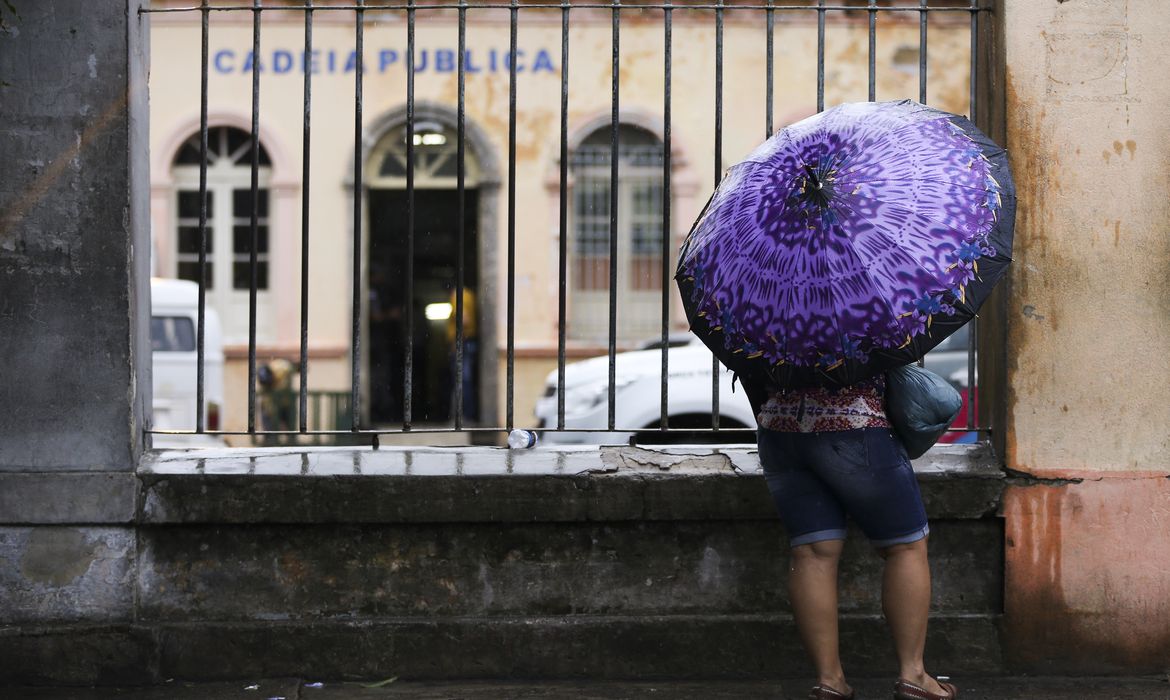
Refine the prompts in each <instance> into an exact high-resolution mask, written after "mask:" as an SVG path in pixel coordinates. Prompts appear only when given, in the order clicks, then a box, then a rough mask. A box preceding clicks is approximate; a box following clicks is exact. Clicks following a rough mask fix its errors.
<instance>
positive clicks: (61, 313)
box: [0, 0, 150, 471]
mask: <svg viewBox="0 0 1170 700" xmlns="http://www.w3.org/2000/svg"><path fill="white" fill-rule="evenodd" d="M139 4H140V3H139V2H138V1H137V0H127V1H126V2H105V3H93V2H87V1H86V0H62V1H59V2H58V1H54V2H51V3H48V2H26V3H20V7H19V9H20V19H19V20H16V21H15V23H14V24H15V29H14V30H13V31H12V32H11V33H10V34H9V35H8V36H4V37H0V79H3V80H4V81H5V82H6V83H8V85H7V86H5V87H2V88H0V125H2V127H0V406H3V407H4V408H3V410H0V440H3V449H2V450H0V471H51V470H56V471H64V470H132V469H133V468H134V461H135V458H136V456H137V455H138V453H140V452H141V444H140V443H141V442H142V437H141V436H142V418H143V415H144V414H143V405H144V402H145V401H146V400H149V397H150V386H149V379H148V375H147V370H148V368H149V366H150V363H149V362H141V361H136V358H149V348H150V346H149V342H150V341H149V332H148V331H149V326H148V325H146V324H148V323H149V317H148V316H149V310H148V309H144V308H143V309H140V308H138V306H137V305H136V298H137V297H138V296H140V298H141V299H143V300H145V299H146V298H147V296H146V294H145V293H140V292H141V290H144V289H145V288H146V285H147V284H148V283H149V274H150V269H149V265H148V263H149V232H148V226H149V224H148V211H147V209H146V204H147V201H146V197H145V192H146V190H145V187H146V186H147V185H148V177H147V164H148V161H147V158H146V148H147V146H146V144H147V139H146V133H145V130H146V126H147V120H146V118H145V117H146V83H145V80H144V79H145V72H146V46H145V43H144V42H145V38H146V34H145V32H144V31H143V27H144V20H142V19H140V18H139V15H138V11H137V8H138V5H139ZM132 190H137V192H138V193H141V194H138V195H136V196H132ZM135 290H138V291H137V292H136V291H135Z"/></svg>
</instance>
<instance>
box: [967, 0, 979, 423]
mask: <svg viewBox="0 0 1170 700" xmlns="http://www.w3.org/2000/svg"><path fill="white" fill-rule="evenodd" d="M978 59H979V0H971V85H970V89H971V97H970V100H971V101H970V105H969V107H968V113H969V114H970V115H971V122H972V123H974V122H975V118H976V115H977V114H978V109H976V89H977V81H978V77H979V71H978V66H979V60H978ZM970 325H971V330H970V331H968V335H967V429H968V430H973V429H974V428H975V427H976V423H975V413H976V412H975V401H976V400H977V399H978V396H979V385H978V384H977V382H976V377H975V353H976V351H977V350H978V347H979V318H978V317H975V318H973V319H971V321H970Z"/></svg>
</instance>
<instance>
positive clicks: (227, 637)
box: [0, 615, 1002, 684]
mask: <svg viewBox="0 0 1170 700" xmlns="http://www.w3.org/2000/svg"><path fill="white" fill-rule="evenodd" d="M6 632H7V630H0V654H2V655H3V658H5V661H6V663H5V666H6V668H7V669H8V670H7V672H6V673H5V674H4V680H5V682H7V683H14V684H19V683H29V684H38V683H45V682H48V681H53V682H57V683H69V684H73V683H76V684H89V683H98V684H111V683H145V682H159V681H162V680H165V679H168V678H181V679H189V680H221V679H256V678H262V677H274V676H301V677H311V678H332V679H349V678H386V677H389V676H399V677H400V678H402V679H404V680H425V679H447V680H451V679H461V678H526V679H538V678H557V679H572V678H585V679H592V680H600V679H618V678H624V679H631V678H638V679H648V678H671V679H697V678H740V679H746V678H802V679H803V678H807V677H808V675H809V674H810V673H811V669H810V668H809V667H808V664H807V662H806V661H805V654H804V652H803V650H802V649H801V647H800V643H799V639H798V635H797V632H796V627H795V624H794V623H793V621H792V619H791V618H790V617H788V616H786V615H719V616H688V615H678V616H673V615H672V616H640V617H627V616H620V617H618V616H572V617H524V618H506V619H500V618H444V619H433V620H420V619H379V620H362V621H333V622H318V623H247V624H232V623H227V624H208V623H204V624H198V625H193V624H167V625H132V626H123V627H108V628H101V627H74V628H54V629H52V630H45V631H40V630H26V631H24V633H23V634H22V635H19V636H17V635H12V634H7V633H6ZM841 644H842V650H843V658H844V661H845V664H846V666H847V668H849V669H850V672H851V673H855V674H858V675H867V674H868V675H889V674H890V673H892V672H893V671H894V670H896V668H897V665H896V662H895V660H894V656H893V651H892V647H891V644H890V641H889V634H888V631H887V629H886V626H885V624H884V622H883V621H882V620H881V619H880V617H878V616H874V615H865V616H853V615H845V616H843V617H842V620H841ZM1000 658H1001V655H1000V651H999V632H998V618H996V617H994V616H941V617H935V618H932V620H931V630H930V637H929V639H928V642H927V659H928V661H929V663H930V665H931V667H933V668H945V669H947V670H948V672H950V673H953V674H956V675H959V674H964V675H972V674H998V673H1001V672H1002V668H1001V665H1000V663H999V659H1000ZM48 669H51V670H52V673H51V675H50V674H49V673H46V670H48Z"/></svg>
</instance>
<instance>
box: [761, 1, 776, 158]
mask: <svg viewBox="0 0 1170 700" xmlns="http://www.w3.org/2000/svg"><path fill="white" fill-rule="evenodd" d="M774 2H775V0H768V9H767V10H765V13H766V14H767V16H768V57H767V62H768V68H767V74H768V77H767V83H768V84H767V86H765V90H766V92H767V97H766V98H765V99H767V106H766V107H765V112H766V115H765V122H766V123H765V126H764V131H765V133H766V135H767V138H772V120H773V116H774V115H773V109H774V108H773V105H772V103H773V102H774V101H775V96H774V94H773V93H774V92H775V85H774V84H773V83H774V77H775V70H774V68H775V66H774V64H775V56H776V52H775V43H776V11H775V10H773V9H772V5H773V4H774Z"/></svg>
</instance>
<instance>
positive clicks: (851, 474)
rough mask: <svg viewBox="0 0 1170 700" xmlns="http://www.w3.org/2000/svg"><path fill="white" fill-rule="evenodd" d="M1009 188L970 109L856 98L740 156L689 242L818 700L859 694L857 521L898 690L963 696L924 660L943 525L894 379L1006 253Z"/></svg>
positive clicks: (946, 329)
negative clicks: (780, 527) (851, 600)
mask: <svg viewBox="0 0 1170 700" xmlns="http://www.w3.org/2000/svg"><path fill="white" fill-rule="evenodd" d="M1013 192H1014V190H1013V188H1012V183H1011V175H1010V173H1009V171H1008V165H1007V158H1006V154H1005V153H1004V151H1003V149H1001V148H999V147H998V146H996V145H995V144H994V143H993V142H991V141H990V140H989V139H988V138H987V137H986V136H984V135H983V134H982V133H981V132H980V131H979V130H978V129H977V128H976V127H975V126H974V125H973V124H972V123H971V122H970V121H968V120H966V119H964V118H962V117H958V116H956V115H952V114H948V113H946V112H941V111H939V110H935V109H932V108H930V107H926V106H924V105H921V104H918V103H916V102H912V101H909V100H904V101H901V102H870V103H856V104H844V105H840V106H838V107H835V108H833V109H830V110H828V111H826V112H822V113H820V114H818V115H815V116H813V117H810V118H808V119H805V120H803V121H801V122H798V123H796V124H793V125H791V126H789V127H788V128H786V129H784V130H783V131H781V132H779V133H777V134H776V135H775V136H773V137H772V138H770V139H769V140H768V141H766V142H765V143H764V144H763V145H761V146H760V147H759V148H757V149H756V151H754V152H753V153H752V154H751V155H749V156H748V158H747V159H746V160H745V161H743V162H742V163H739V164H737V165H736V166H734V167H732V168H731V169H730V170H729V171H728V173H727V176H726V177H725V178H724V180H723V182H722V183H720V185H719V187H718V188H717V190H716V191H715V193H714V195H712V198H711V201H710V202H708V204H707V207H706V208H705V209H704V211H703V213H702V214H701V215H700V217H699V220H698V221H697V222H696V223H695V226H694V227H693V228H692V230H691V232H690V234H689V235H688V236H687V239H686V241H685V242H684V243H683V246H682V249H681V251H680V255H679V264H678V271H677V273H676V275H675V279H676V281H677V282H678V284H679V287H680V291H681V292H682V297H683V302H684V306H685V308H686V311H687V318H688V320H689V321H690V323H691V328H692V330H693V331H694V332H695V333H696V334H697V335H698V336H699V337H700V338H701V339H702V340H703V342H704V343H706V345H707V346H708V347H709V348H710V349H711V350H712V352H714V353H715V355H716V356H717V357H718V358H719V359H720V361H722V362H723V364H724V365H726V366H727V367H728V368H729V369H731V370H734V371H735V372H736V373H737V374H738V375H739V376H740V378H741V379H742V380H743V385H744V388H745V391H746V392H747V394H748V398H749V399H750V401H751V403H752V405H753V408H754V409H755V412H756V415H757V420H758V423H759V428H760V429H759V432H758V443H759V456H760V463H761V465H762V466H763V469H764V474H765V480H766V482H767V485H768V488H769V491H770V492H771V495H772V497H773V500H774V502H775V504H776V508H777V511H778V513H779V515H780V518H781V520H782V522H783V523H784V527H785V530H786V531H787V533H788V536H789V544H790V546H791V550H792V551H791V567H790V571H789V581H788V584H789V593H790V597H791V603H792V608H793V613H794V617H795V618H796V624H797V628H798V630H799V632H800V636H801V640H802V642H803V644H804V646H805V648H806V650H807V651H808V653H809V656H810V658H811V660H812V662H813V665H814V667H815V669H816V673H817V683H816V685H815V686H814V687H813V688H812V690H811V691H810V693H809V696H808V697H809V698H811V699H812V700H841V699H842V698H845V699H848V698H852V697H853V692H852V689H851V688H850V686H849V684H848V681H847V680H846V678H845V672H844V670H843V667H842V664H841V658H840V654H839V649H838V623H837V567H838V561H839V559H840V556H841V552H842V549H843V544H844V540H845V535H846V522H847V518H851V519H852V520H853V521H855V522H856V523H857V524H858V525H859V526H860V528H861V530H862V531H863V532H864V533H865V535H866V537H867V538H868V539H869V540H870V542H871V544H872V545H873V546H874V547H875V548H876V549H877V551H878V552H879V553H880V554H881V556H882V557H883V559H884V560H885V568H884V572H883V577H882V609H883V611H884V613H885V616H886V619H887V622H888V624H889V627H890V631H891V635H892V637H893V643H894V649H895V651H896V653H897V658H898V664H899V669H898V680H897V681H896V682H895V684H894V689H893V691H894V697H895V698H896V699H898V700H935V699H940V700H942V699H948V700H949V699H951V698H956V697H957V696H958V690H957V688H956V687H955V686H954V685H952V684H950V683H948V682H946V681H944V680H939V679H937V678H934V677H932V676H931V675H929V674H928V673H927V672H926V667H925V663H924V660H923V656H924V651H925V646H926V630H927V621H928V617H929V609H930V568H929V564H928V555H927V537H928V535H929V532H930V529H929V525H928V523H927V518H926V512H925V509H924V507H923V504H922V497H921V495H920V493H919V490H918V482H917V479H916V478H915V475H914V472H913V469H912V468H911V465H910V461H909V459H908V457H907V453H906V450H905V449H904V448H903V446H902V444H901V443H900V442H899V440H898V438H897V437H896V436H895V434H894V432H893V431H892V430H891V425H890V421H889V418H888V416H887V413H886V408H885V401H886V395H885V394H886V387H885V384H886V380H885V372H886V371H888V370H892V369H895V368H898V367H901V366H903V365H907V364H909V363H912V362H914V361H916V360H918V359H919V358H921V357H922V356H923V355H924V354H925V353H926V352H927V351H929V350H930V349H931V348H933V347H934V346H935V345H937V344H938V343H939V342H941V341H942V340H943V339H944V338H946V337H947V335H949V334H950V333H952V332H954V331H955V330H956V329H958V328H959V327H961V326H962V325H963V324H964V323H966V322H967V321H969V320H970V319H971V318H972V317H973V316H974V315H975V312H976V310H977V309H978V308H979V306H980V305H981V304H982V303H983V301H984V300H985V299H986V298H987V295H988V294H989V293H990V291H991V288H992V287H993V286H994V284H995V283H996V281H997V280H998V279H999V278H1000V277H1001V276H1002V274H1003V272H1004V270H1005V269H1006V266H1007V264H1008V263H1009V262H1010V250H1011V228H1012V222H1013V219H1014V207H1015V196H1014V194H1013Z"/></svg>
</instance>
